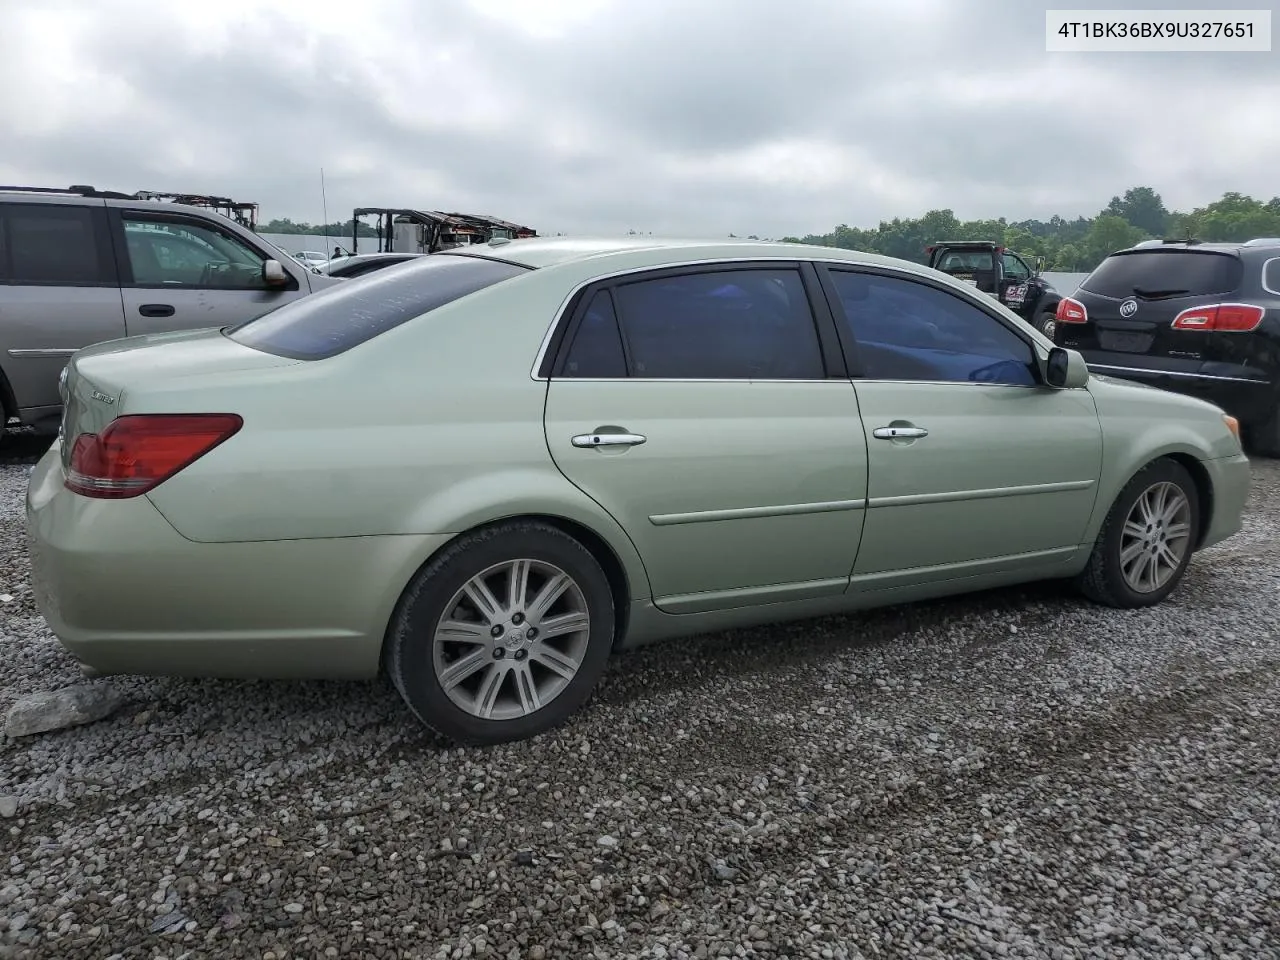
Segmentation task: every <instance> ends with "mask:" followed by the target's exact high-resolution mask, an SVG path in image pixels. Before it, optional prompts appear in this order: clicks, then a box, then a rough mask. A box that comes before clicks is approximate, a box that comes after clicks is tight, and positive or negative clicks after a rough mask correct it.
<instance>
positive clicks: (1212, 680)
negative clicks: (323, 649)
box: [0, 438, 1280, 960]
mask: <svg viewBox="0 0 1280 960" xmlns="http://www.w3.org/2000/svg"><path fill="white" fill-rule="evenodd" d="M7 443H8V446H7V447H6V448H4V450H5V451H6V452H0V584H3V586H2V587H0V593H8V594H11V595H12V596H13V597H14V599H13V600H12V601H10V602H8V603H4V604H0V654H2V655H0V711H7V710H8V707H9V705H10V704H11V703H12V702H13V701H14V700H15V699H16V698H18V697H20V696H22V695H25V694H27V693H31V692H33V691H37V690H43V689H49V688H53V687H57V686H59V685H63V684H66V683H69V682H72V681H74V680H76V679H77V673H76V672H75V669H74V667H73V666H72V664H71V662H70V660H69V658H68V657H67V656H65V655H64V654H63V653H62V652H61V650H60V648H59V647H58V646H57V645H56V643H55V642H54V640H53V639H52V637H51V636H50V635H49V633H48V631H47V629H46V628H45V626H44V624H43V622H42V621H41V619H40V617H39V616H38V615H37V614H36V612H35V610H34V608H33V606H32V603H31V595H30V589H29V586H28V584H27V583H26V580H27V561H26V556H25V552H24V547H23V542H22V521H21V496H22V490H23V485H24V482H25V468H24V467H23V466H22V462H23V461H24V460H25V461H26V462H29V461H30V458H31V456H32V455H33V454H34V451H35V450H36V447H35V446H33V445H32V444H31V443H30V442H29V441H25V440H22V439H21V438H18V440H13V439H11V440H10V441H7ZM15 444H16V446H15ZM6 456H7V457H8V460H7V461H6V460H5V457H6ZM1254 476H1255V482H1256V486H1255V492H1254V495H1253V500H1252V503H1251V506H1250V513H1249V518H1248V526H1247V529H1246V530H1245V532H1244V533H1242V534H1241V535H1240V536H1239V537H1237V538H1235V539H1233V540H1232V541H1229V542H1228V543H1227V544H1224V545H1222V546H1221V547H1218V548H1214V549H1212V550H1210V551H1207V552H1206V553H1205V554H1203V555H1200V556H1199V557H1198V558H1197V560H1196V561H1195V562H1194V564H1193V566H1192V567H1191V569H1190V571H1189V573H1188V576H1187V579H1186V580H1185V581H1184V584H1183V587H1182V589H1181V590H1180V591H1179V592H1178V593H1177V594H1176V595H1175V597H1174V598H1173V599H1171V600H1170V601H1169V602H1167V603H1166V604H1165V605H1163V606H1162V607H1160V608H1159V609H1155V610H1151V611H1146V612H1136V613H1120V612H1115V611H1107V610H1103V609H1099V608H1096V607H1093V606H1090V605H1088V604H1086V603H1084V602H1082V601H1079V600H1077V599H1075V598H1074V597H1072V596H1070V595H1067V594H1065V593H1064V592H1063V591H1061V590H1059V589H1057V588H1054V587H1049V586H1045V587H1035V588H1031V589H1020V590H1012V591H1000V592H997V593H992V594H987V595H983V596H979V597H971V598H967V599H962V600H951V601H946V602H942V603H935V604H924V605H919V606H915V607H911V608H902V609H894V610H889V611H883V612H877V613H874V614H871V615H867V616H859V617H848V618H832V619H826V620H821V621H815V622H807V623H803V624H796V625H791V626H786V627H782V628H768V629H757V630H747V631H737V632H733V633H727V634H721V635H717V636H711V637H706V638H700V639H697V640H694V641H686V642H675V643H672V644H667V645H665V646H662V647H657V648H652V649H649V650H645V651H641V652H638V653H634V654H630V655H627V656H624V657H621V658H619V659H618V660H617V661H616V663H615V664H614V666H613V667H612V669H611V670H610V672H609V674H608V676H607V677H606V679H605V682H604V684H603V686H602V688H601V690H600V692H599V695H598V696H597V697H596V698H595V699H594V700H593V701H592V703H591V704H590V705H589V706H588V707H587V709H586V710H585V711H584V712H583V713H582V714H581V715H580V716H579V717H578V718H577V720H576V722H574V723H573V724H572V725H571V726H569V727H568V728H566V729H563V730H561V731H560V732H558V733H557V734H556V735H552V736H548V737H545V738H543V739H541V740H539V741H537V742H529V743H524V744H515V745H507V746H503V747H498V748H494V749H489V750H470V751H466V750H458V749H453V748H447V747H446V746H444V745H442V744H441V743H439V742H438V741H436V740H434V739H433V738H431V737H430V736H429V735H427V734H424V733H423V732H421V731H420V730H419V729H418V728H416V727H415V726H414V724H413V723H411V722H410V720H409V717H408V714H407V711H406V710H405V709H404V708H403V707H402V706H401V704H400V703H399V702H398V700H397V699H396V697H395V696H394V694H393V693H392V691H391V690H390V688H389V686H388V685H387V684H385V683H381V682H377V683H368V684H345V685H344V684H323V683H316V684H285V683H256V684H255V683H226V682H203V683H197V682H188V681H176V680H147V679H124V680H120V681H117V686H118V687H119V689H120V690H121V691H122V692H123V693H124V695H125V698H126V706H125V707H124V708H123V709H122V710H121V711H120V713H118V714H117V715H116V716H114V717H112V718H111V719H108V720H106V721H103V722H101V723H98V724H94V725H90V726H85V727H80V728H75V729H71V730H66V731H63V732H59V733H53V734H47V735H42V736H36V737H32V738H28V739H22V740H3V742H0V798H4V797H9V798H16V799H17V802H18V809H17V812H16V814H15V815H14V816H13V817H11V818H8V819H5V820H0V830H3V831H4V834H3V842H4V844H5V847H4V849H3V855H4V861H3V864H4V865H3V869H4V870H5V873H4V875H3V876H0V956H13V957H57V958H65V960H71V958H79V957H85V958H90V957H91V958H98V960H101V958H107V957H147V958H158V957H164V958H168V960H177V958H179V957H183V958H197V957H218V958H231V957H253V958H265V960H284V958H294V957H298V958H301V957H343V958H347V957H406V958H407V957H415V958H416V957H422V958H436V957H441V958H443V957H472V956H474V957H484V956H489V957H502V958H506V957H513V958H514V957H520V958H533V960H536V958H561V957H564V958H586V957H600V958H629V957H673V958H674V957H698V958H701V957H716V956H737V957H796V958H801V957H804V958H808V957H815V958H817V957H820V958H833V960H834V958H850V960H851V958H873V957H874V958H881V957H988V956H990V957H1052V958H1065V957H1152V958H1161V960H1169V958H1181V957H1237V958H1251V960H1252V958H1258V957H1276V956H1280V877H1278V876H1277V874H1278V871H1280V799H1277V796H1278V790H1277V788H1280V761H1278V760H1277V754H1276V748H1275V744H1276V743H1277V741H1278V740H1280V633H1278V632H1277V630H1276V629H1275V628H1274V627H1273V623H1272V611H1273V610H1274V609H1275V608H1276V594H1277V589H1280V542H1278V541H1277V533H1278V532H1280V465H1277V464H1275V463H1272V462H1268V461H1260V462H1258V463H1257V464H1256V465H1255V468H1254Z"/></svg>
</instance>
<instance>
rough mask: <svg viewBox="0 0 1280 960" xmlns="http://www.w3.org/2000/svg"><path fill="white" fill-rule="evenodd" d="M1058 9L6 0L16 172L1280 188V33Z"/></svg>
mask: <svg viewBox="0 0 1280 960" xmlns="http://www.w3.org/2000/svg"><path fill="white" fill-rule="evenodd" d="M1144 5H1145V6H1150V7H1172V6H1175V5H1177V4H1176V3H1175V2H1173V0H1166V2H1165V3H1163V4H1159V3H1156V4H1144V3H1142V2H1141V0H1130V2H1128V3H1118V2H1113V3H1111V4H1107V5H1104V4H1095V3H1089V2H1075V3H1070V4H1068V3H1057V4H1053V5H1052V6H1053V7H1054V8H1057V7H1062V6H1067V7H1073V8H1082V7H1101V6H1110V7H1112V8H1114V7H1118V6H1125V7H1128V8H1135V7H1142V6H1144ZM1045 6H1046V5H1041V4H1037V3H1035V2H1033V0H964V2H959V0H891V2H883V0H785V2H782V0H772V2H765V0H342V2H333V0H217V2H214V3H206V2H199V0H160V2H156V0H78V2H76V0H0V25H2V26H0V143H2V144H3V146H2V148H0V183H21V184H27V185H33V184H38V185H58V186H61V185H65V184H69V183H92V184H94V185H96V186H99V187H103V188H110V189H117V190H128V191H134V190H138V189H150V190H185V191H191V192H206V193H218V194H224V195H226V194H229V195H231V196H233V197H235V198H237V199H243V200H252V201H257V202H259V203H260V204H261V205H262V217H263V219H267V220H269V219H272V218H275V217H291V218H293V219H295V220H307V221H311V222H319V221H320V220H321V219H322V203H321V191H320V169H321V167H323V168H324V171H325V180H326V186H327V203H328V213H329V217H330V219H333V220H336V219H340V218H344V217H347V216H350V211H351V209H352V208H353V207H355V206H383V205H385V206H392V205H394V206H412V207H426V208H431V209H452V210H467V211H475V212H485V213H490V214H493V215H495V216H499V217H504V218H506V219H511V220H517V221H519V222H522V223H527V224H529V225H532V226H534V227H535V228H536V229H538V230H539V231H540V232H543V233H548V232H556V231H563V232H566V233H585V232H595V233H619V232H625V231H626V230H628V229H635V230H639V231H644V232H648V231H652V232H654V233H665V234H682V235H707V236H716V235H723V234H725V233H727V232H730V231H732V232H735V233H738V234H746V233H757V234H760V235H762V236H781V235H783V234H805V233H810V232H826V231H827V230H829V229H831V228H832V227H833V226H835V225H836V224H838V223H842V222H843V223H848V224H850V225H853V226H873V225H874V224H875V223H877V222H878V221H879V220H880V219H881V218H891V217H894V216H912V215H918V214H920V213H923V212H924V211H925V210H926V209H929V208H933V207H951V208H952V209H954V210H955V211H956V213H957V215H959V216H960V217H962V218H968V217H987V216H992V217H994V216H1001V215H1003V216H1008V217H1010V218H1012V219H1021V218H1024V217H1033V216H1039V217H1047V216H1050V215H1052V214H1054V213H1061V214H1063V215H1065V216H1074V215H1079V214H1083V215H1092V214H1094V213H1096V212H1097V210H1098V209H1099V208H1100V207H1101V206H1103V205H1105V203H1106V202H1107V200H1108V199H1109V198H1110V197H1111V196H1112V195H1113V194H1116V193H1120V192H1122V191H1123V190H1124V189H1125V188H1127V187H1130V186H1134V185H1149V186H1153V187H1155V188H1156V190H1157V191H1159V192H1160V193H1161V194H1162V195H1163V196H1164V198H1165V201H1166V203H1168V204H1169V205H1170V206H1172V207H1178V208H1187V207H1191V206H1196V205H1200V204H1203V203H1205V202H1207V201H1209V200H1212V199H1215V198H1216V197H1218V196H1220V195H1221V194H1222V193H1223V192H1224V191H1227V190H1238V191H1241V192H1244V193H1249V194H1252V195H1254V196H1258V197H1263V198H1265V197H1270V196H1274V195H1276V194H1278V193H1280V179H1277V170H1280V166H1278V163H1280V123H1278V122H1277V118H1278V117H1280V112H1278V110H1280V52H1272V53H1252V54H1248V53H1239V54H1212V55H1190V54H1132V53H1130V54H1067V53H1056V54H1049V53H1046V52H1045V39H1044V37H1045V19H1044V10H1045ZM1194 6H1195V7H1198V8H1202V9H1203V8H1207V7H1211V6H1213V4H1212V3H1210V2H1209V0H1200V2H1198V3H1196V4H1194ZM1221 6H1223V7H1226V6H1237V5H1235V4H1223V5H1221ZM1253 6H1256V7H1265V6H1266V4H1262V3H1258V4H1254V5H1253ZM1277 50H1280V47H1278V48H1277Z"/></svg>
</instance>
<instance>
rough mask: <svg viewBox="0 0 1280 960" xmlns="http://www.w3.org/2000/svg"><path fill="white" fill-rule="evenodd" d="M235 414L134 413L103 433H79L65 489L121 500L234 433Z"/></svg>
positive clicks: (238, 421) (236, 427) (142, 490)
mask: <svg viewBox="0 0 1280 960" xmlns="http://www.w3.org/2000/svg"><path fill="white" fill-rule="evenodd" d="M243 425H244V421H243V420H242V419H241V418H240V417H238V416H237V415H236V414H234V413H208V414H137V415H133V416H124V417H118V418H117V419H115V420H112V421H111V423H110V424H108V425H107V428H106V429H105V430H103V431H102V433H82V434H80V436H78V437H76V440H75V443H74V444H72V446H71V465H70V467H69V468H68V469H67V479H66V485H67V489H68V490H72V491H74V492H75V493H78V494H81V495H83V496H86V497H98V498H100V499H110V500H123V499H125V498H128V497H137V496H141V495H142V494H144V493H146V492H147V491H148V490H151V489H153V488H154V487H156V486H157V485H159V484H161V483H163V482H164V481H165V480H168V479H169V478H170V477H172V476H173V475H174V474H175V473H177V472H178V471H179V470H181V469H183V468H184V467H186V466H189V465H190V464H191V463H193V462H194V461H196V460H198V459H199V458H200V457H203V456H204V455H205V454H206V453H208V452H209V451H210V450H212V449H213V448H214V447H216V446H217V445H218V444H220V443H222V441H224V440H226V439H228V438H229V437H231V436H232V435H234V434H235V432H236V431H237V430H239V429H240V427H241V426H243Z"/></svg>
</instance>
